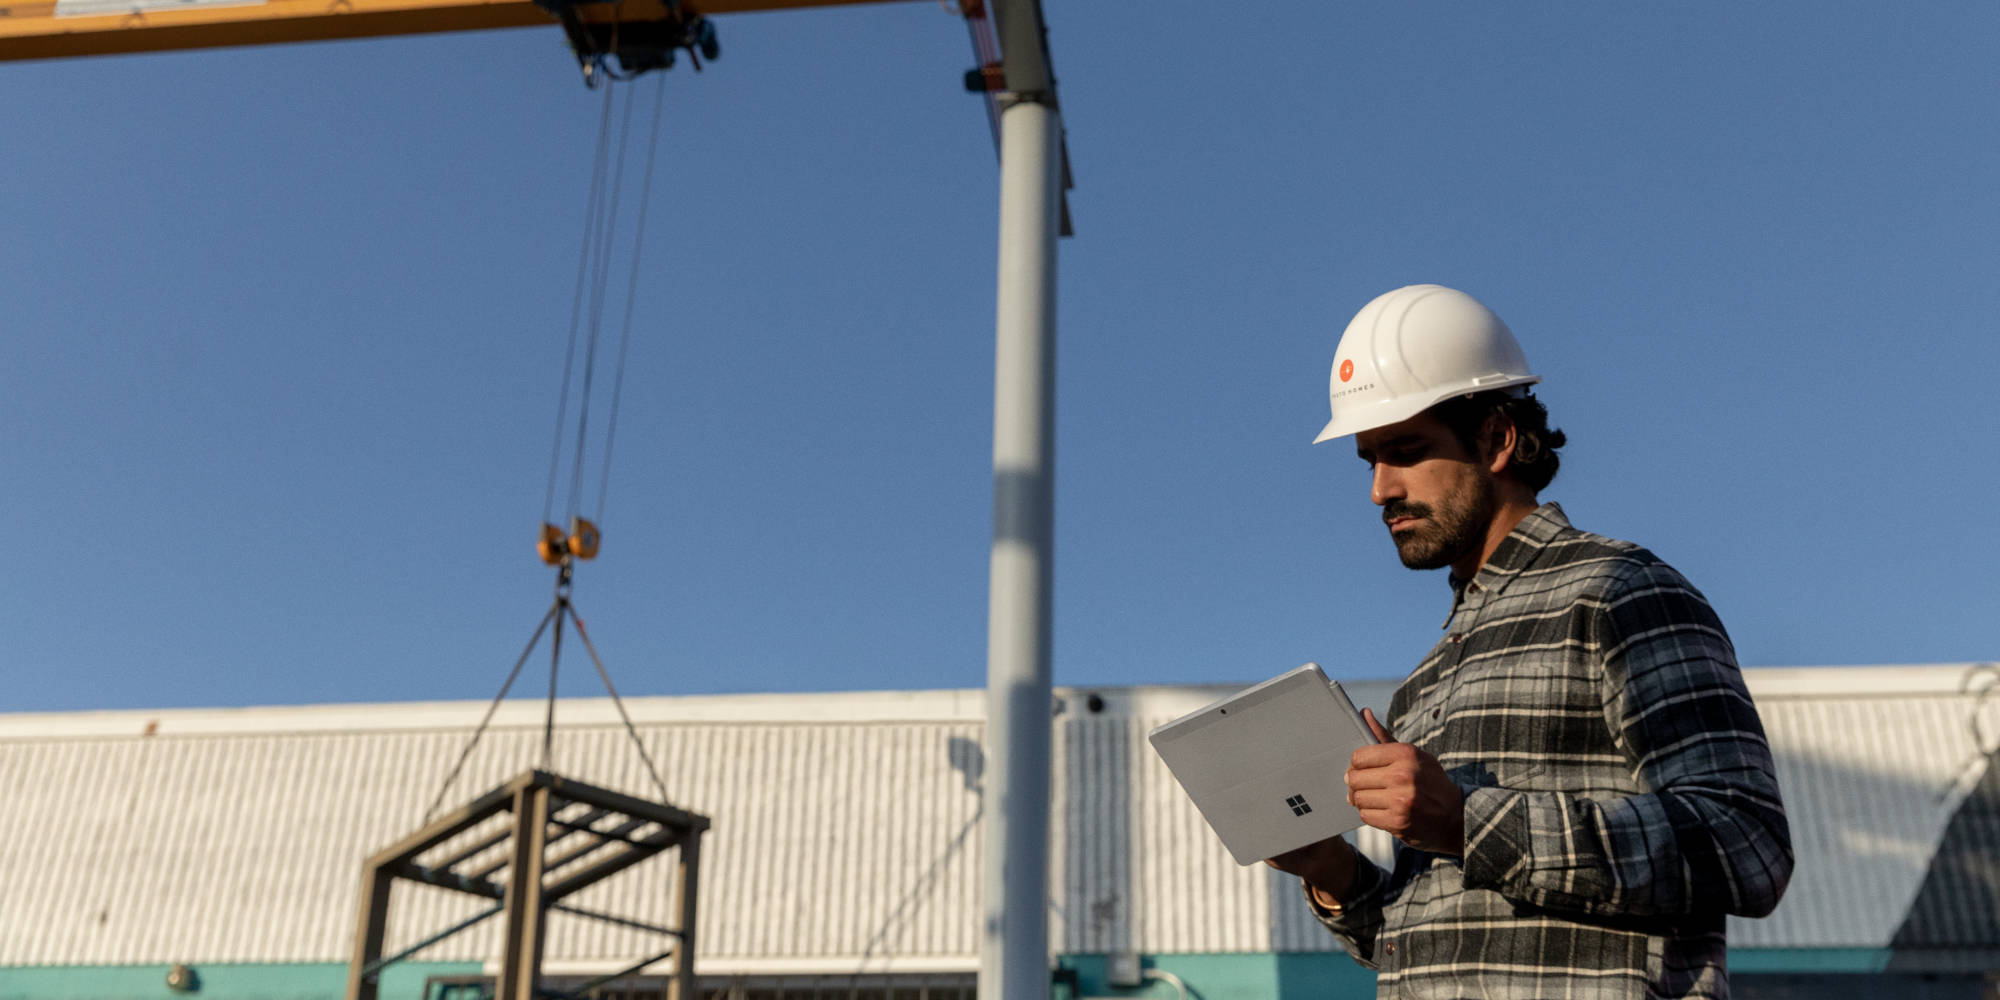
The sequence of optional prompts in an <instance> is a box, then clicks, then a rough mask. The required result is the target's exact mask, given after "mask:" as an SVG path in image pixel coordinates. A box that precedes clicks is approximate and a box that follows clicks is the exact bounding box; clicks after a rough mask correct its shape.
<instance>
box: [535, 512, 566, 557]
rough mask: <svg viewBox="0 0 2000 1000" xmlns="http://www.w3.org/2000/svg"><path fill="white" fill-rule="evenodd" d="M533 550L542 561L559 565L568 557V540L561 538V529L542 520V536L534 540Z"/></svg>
mask: <svg viewBox="0 0 2000 1000" xmlns="http://www.w3.org/2000/svg"><path fill="white" fill-rule="evenodd" d="M535 552H536V554H538V555H540V556H541V557H542V561H543V562H545V563H548V564H549V565H551V566H560V565H562V564H563V561H564V560H566V559H568V558H569V541H568V540H567V539H565V538H563V533H562V529H561V528H558V527H556V526H555V525H553V524H550V523H548V522H547V521H543V522H542V537H541V538H540V539H538V540H537V541H536V542H535Z"/></svg>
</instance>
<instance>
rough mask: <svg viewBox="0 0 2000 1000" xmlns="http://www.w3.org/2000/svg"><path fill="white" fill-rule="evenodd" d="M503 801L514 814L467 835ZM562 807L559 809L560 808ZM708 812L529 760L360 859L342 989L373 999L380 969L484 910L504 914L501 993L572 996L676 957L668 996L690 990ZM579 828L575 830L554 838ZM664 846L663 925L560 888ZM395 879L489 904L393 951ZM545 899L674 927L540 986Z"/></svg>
mask: <svg viewBox="0 0 2000 1000" xmlns="http://www.w3.org/2000/svg"><path fill="white" fill-rule="evenodd" d="M502 813H510V814H511V815H512V822H511V823H509V824H508V825H507V826H506V827H505V828H504V829H500V830H498V831H493V830H490V829H489V830H487V831H485V832H483V833H481V834H479V835H478V836H475V837H473V838H471V839H470V840H467V839H465V838H466V835H467V834H469V833H472V832H473V831H474V830H475V829H476V828H478V827H480V826H482V825H487V826H491V824H489V823H488V821H489V820H491V819H493V817H495V816H498V815H500V814H502ZM565 813H568V815H565ZM708 828H709V821H708V817H706V816H702V815H699V814H696V813H691V812H687V811H686V810H683V809H678V808H675V807H674V806H671V805H668V804H666V803H663V802H649V801H647V800H645V799H640V798H635V797H633V796H630V795H625V794H622V793H619V792H614V791H610V790H609V789H604V788H599V787H597V786H595V785H589V784H585V783H584V782H581V781H576V780H574V779H571V778H565V777H562V776H561V775H557V774H552V773H550V772H548V771H542V770H530V771H527V772H525V773H523V774H521V775H519V776H517V777H515V778H514V779H512V780H510V781H507V782H505V783H504V784H501V785H500V786H499V787H497V788H494V789H493V790H492V791H489V792H487V793H486V794H484V795H482V796H480V797H479V798H477V799H474V800H473V801H472V802H470V803H468V804H466V805H465V806H463V807H461V808H459V809H458V810H457V811H455V812H452V813H450V814H447V815H445V816H443V817H441V818H439V819H438V820H437V821H436V822H433V823H430V824H429V825H427V826H425V827H424V828H423V829H421V830H418V831H417V832H415V833H412V834H410V835H409V836H408V837H405V838H403V839H402V840H401V841H399V842H397V843H396V844H393V845H391V846H390V847H387V848H385V849H383V850H382V851H380V852H378V853H376V854H375V855H374V856H373V857H370V858H369V859H368V860H367V861H366V862H364V863H363V865H362V873H361V904H360V908H359V914H358V917H357V921H358V926H357V928H356V932H355V936H354V952H353V958H352V961H351V962H350V963H349V965H348V970H347V1000H377V993H378V989H379V985H378V977H379V975H380V973H381V971H382V970H383V969H384V968H386V967H388V966H390V965H393V964H395V963H396V962H400V961H402V960H403V959H405V958H408V957H410V956H412V955H415V954H416V953H417V952H419V951H422V950H423V949H425V948H428V947H430V946H432V945H434V944H437V943H438V942H440V941H443V940H444V939H445V938H448V937H450V936H452V935H454V934H457V933H459V932H460V931H464V930H467V929H469V928H471V927H473V926H475V925H477V924H479V923H481V922H483V921H485V920H486V919H488V918H490V917H493V916H497V915H499V914H502V913H504V914H506V918H507V919H506V924H507V926H506V936H505V942H504V944H503V946H502V949H501V959H500V978H499V989H498V990H497V993H496V996H497V998H498V1000H541V998H547V997H550V996H555V997H577V996H582V995H584V994H585V993H587V992H588V991H589V990H591V989H593V988H595V987H596V986H598V985H602V984H603V983H608V982H611V981H613V980H616V979H619V978H623V977H625V976H629V975H632V974H635V973H637V972H639V971H640V970H642V969H644V968H646V967H647V966H649V965H652V964H653V963H655V962H659V961H661V960H662V959H665V958H667V957H669V956H672V957H673V958H674V972H673V976H672V980H671V982H670V983H669V986H668V990H667V997H668V1000H694V997H695V996H696V993H695V970H694V949H695V926H696V913H695V901H696V894H697V892H698V890H699V888H700V884H701V878H700V876H701V837H702V834H703V833H705V832H706V831H707V830H708ZM577 837H581V838H583V842H581V843H575V844H570V845H567V846H564V847H563V848H562V849H561V850H559V851H553V852H552V849H554V848H557V847H558V845H559V844H563V842H565V841H569V840H571V839H572V838H577ZM668 850H675V851H677V853H678V864H677V866H676V871H675V879H674V895H673V901H672V906H671V908H672V910H673V912H674V913H675V914H676V919H677V920H678V921H679V923H678V925H677V926H674V927H660V926H655V925H652V924H648V923H645V922H643V921H640V920H636V919H632V918H629V917H622V916H618V915H616V914H609V913H599V912H596V911H592V910H586V909H583V908H581V907H576V906H571V905H568V904H566V903H564V902H563V900H564V899H565V898H566V897H568V896H570V895H572V894H574V893H576V892H578V891H580V890H582V889H584V888H586V887H588V886H591V885H594V884H596V883H597V882H600V881H602V880H604V879H606V878H609V877H611V876H613V875H616V874H618V873H619V872H622V871H624V870H626V869H628V868H630V867H632V866H633V865H636V864H638V863H640V862H642V861H645V860H647V859H648V858H652V857H654V856H656V855H659V854H660V853H662V852H664V851H668ZM397 879H406V880H408V881H411V882H417V883H421V884H423V885H429V886H435V887H437V888H440V889H449V890H452V891H454V892H462V893H465V894H467V895H471V896H476V897H479V898H481V899H484V900H487V901H489V902H491V903H492V904H493V905H492V906H491V907H489V908H487V909H484V910H481V911H480V912H479V913H477V914H475V915H474V916H472V917H470V918H468V919H466V920H462V921H460V922H459V923H457V924H455V925H453V926H451V927H448V928H446V929H444V930H442V931H440V932H438V933H436V934H433V935H431V936H429V937H426V938H424V939H423V940H421V941H418V942H417V943H416V944H414V945H411V946H410V947H407V948H404V949H403V950H402V951H399V952H397V953H396V954H394V955H389V956H386V957H385V956H384V955H383V954H382V951H383V945H384V942H385V940H386V938H387V932H388V923H389V896H390V892H391V890H392V889H393V888H394V886H395V883H396V880H397ZM550 911H559V912H562V913H567V914H571V915H574V916H579V917H585V918H589V919H593V920H601V921H606V922H609V923H614V924H618V925H620V926H623V927H630V928H634V929H637V930H645V931H652V932H654V933H658V934H661V935H664V936H667V937H671V938H672V939H673V943H672V945H670V946H669V947H667V948H666V949H665V950H663V951H661V952H660V953H658V954H656V955H653V956H651V957H648V958H646V959H644V960H643V961H640V962H637V963H635V964H633V965H632V966H630V967H629V968H626V969H623V970H620V971H618V972H615V973H612V974H611V975H608V976H604V977H601V978H600V979H598V980H596V981H593V982H591V983H587V984H585V985H584V986H583V987H581V988H579V989H577V990H574V991H572V992H569V993H560V994H551V993H550V992H549V991H546V990H543V989H542V988H541V986H540V982H539V980H540V977H541V965H542V944H543V941H544V939H545V937H546V936H547V932H548V919H549V914H550Z"/></svg>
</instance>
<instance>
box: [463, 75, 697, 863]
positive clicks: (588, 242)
mask: <svg viewBox="0 0 2000 1000" xmlns="http://www.w3.org/2000/svg"><path fill="white" fill-rule="evenodd" d="M617 89H623V88H619V87H613V86H607V87H605V88H604V109H603V112H602V113H601V114H600V116H599V120H598V135H597V148H596V155H595V158H594V162H593V163H592V166H591V179H590V189H589V192H588V194H587V196H586V198H585V211H584V216H585V218H584V236H583V250H582V253H581V255H580V259H579V261H578V263H577V280H576V289H575V292H574V294H573V295H572V298H571V304H570V327H569V338H568V346H567V347H566V348H565V349H564V353H563V377H562V385H561V387H560V390H559V392H558V395H557V404H556V433H555V446H554V449H553V451H552V453H551V454H550V456H549V482H548V491H547V494H546V496H545V497H544V500H543V507H542V522H543V531H544V535H543V541H542V544H541V546H540V547H541V549H542V557H543V560H544V561H545V562H550V563H551V564H554V565H558V566H559V567H560V571H559V576H558V578H557V583H556V600H555V604H554V605H553V606H551V607H550V608H549V610H548V612H547V614H545V615H543V617H542V621H541V624H540V625H538V626H537V627H536V628H535V633H534V635H533V636H531V637H530V638H529V639H528V645H527V647H526V648H524V649H522V650H521V656H520V658H519V659H517V660H516V661H515V662H514V667H513V669H512V670H511V671H509V672H508V674H507V680H506V682H505V683H504V684H502V685H501V687H500V692H499V694H497V695H495V696H494V698H493V702H492V704H491V705H489V706H487V709H486V714H485V716H484V717H483V718H481V719H480V722H479V726H478V727H477V728H476V729H474V730H473V733H472V737H471V739H469V740H468V741H467V742H466V744H465V748H464V749H463V750H462V751H461V752H460V753H459V756H458V760H457V761H456V762H455V763H454V764H453V765H452V768H451V771H450V773H448V774H447V775H446V776H445V779H444V784H443V785H442V786H441V787H440V788H439V789H438V792H437V796H436V797H435V798H434V799H432V801H431V805H430V808H429V809H427V810H425V812H424V822H425V823H426V824H428V823H429V822H430V819H431V817H432V816H433V815H434V814H435V813H436V812H437V809H438V807H439V806H440V805H442V804H443V803H444V798H445V795H446V794H447V793H448V792H449V791H450V790H451V786H452V785H453V783H455V782H456V781H457V780H458V776H459V773H460V772H461V771H462V770H464V767H465V763H466V761H467V760H469V759H470V758H471V757H472V752H473V750H474V748H476V747H477V746H478V745H479V740H480V737H481V736H483V735H484V734H485V732H486V729H487V727H488V725H489V724H491V723H492V721H493V715H494V713H495V711H496V710H497V709H498V708H499V707H500V702H501V701H503V700H505V699H506V697H507V692H508V691H510V690H511V689H512V688H513V686H514V682H515V680H517V679H518V678H519V677H520V674H521V668H522V667H523V666H525V665H526V664H527V661H528V656H529V655H530V654H531V653H533V652H534V649H535V646H536V645H537V644H539V643H540V642H541V638H542V635H543V633H545V632H547V631H549V626H550V625H551V624H554V626H555V630H554V636H553V639H552V643H551V648H550V656H549V695H548V710H547V713H546V716H545V719H544V723H543V728H542V767H543V768H544V769H545V770H547V769H552V764H553V756H554V739H555V698H556V669H557V665H558V663H559V662H560V660H561V657H562V633H563V622H564V619H565V618H567V619H568V620H569V621H571V622H572V623H574V624H575V626H576V632H577V637H578V638H579V639H581V640H582V641H583V645H584V649H585V651H587V652H588V653H589V654H590V661H591V664H592V665H593V666H594V667H596V669H597V676H598V678H599V679H600V680H602V681H603V682H604V689H605V691H607V692H608V693H610V695H611V702H612V704H613V705H614V706H616V707H617V709H618V717H619V719H620V720H621V721H622V722H623V723H624V725H625V733H626V735H627V736H629V737H630V738H631V740H632V745H633V746H634V747H635V748H637V750H638V752H639V758H640V760H641V761H643V762H644V763H645V765H646V772H647V776H648V777H650V778H651V779H652V781H653V785H654V787H655V788H657V789H658V790H659V792H660V798H661V800H662V801H665V800H666V799H667V798H668V796H667V788H666V783H665V782H664V781H662V780H661V778H660V771H659V768H658V767H657V766H656V765H655V764H654V763H653V759H652V756H651V755H650V754H648V753H647V752H646V745H645V743H644V742H643V741H642V740H640V739H639V732H638V730H637V728H636V727H634V726H633V724H632V717H631V715H630V714H628V713H627V712H626V711H625V702H624V700H623V699H622V698H620V697H619V696H618V689H617V688H615V687H613V686H612V683H611V675H610V673H609V672H608V671H606V670H605V669H604V661H603V659H602V658H600V657H599V656H598V654H597V647H596V645H595V644H594V643H592V642H591V641H590V635H589V633H588V632H587V631H585V629H584V625H583V619H582V617H581V616H579V615H578V614H577V613H576V609H575V607H574V606H573V605H572V604H571V603H570V600H569V581H570V569H571V560H572V559H573V558H584V559H588V558H591V557H593V556H595V555H596V554H597V552H596V550H597V539H596V530H597V529H596V524H595V523H593V522H592V521H590V520H588V519H584V518H582V517H581V516H580V511H581V507H582V484H583V467H584V450H585V445H586V443H587V441H588V437H587V434H588V426H589V415H590V395H591V384H592V381H593V378H592V377H593V374H594V372H595V369H596V362H597V340H598V334H599V332H600V330H601V329H602V327H603V320H604V299H605V293H606V290H607V286H608V284H609V282H610V274H611V266H610V259H611V255H612V247H613V238H614V236H615V232H614V228H615V227H614V226H613V220H614V219H615V217H616V214H617V211H618V203H619V200H620V195H621V189H622V187H623V184H624V174H625V171H624V166H625V159H626V146H627V139H628V138H629V136H630V133H631V125H632V105H633V98H632V97H631V96H630V95H628V96H627V98H626V101H625V112H624V115H623V118H622V121H621V123H620V128H619V135H618V150H617V157H616V161H617V165H616V168H615V169H613V168H611V167H610V166H609V164H610V160H611V156H610V151H611V110H612V109H611V103H612V91H613V90H617ZM665 104H666V77H665V76H662V77H661V78H660V83H659V86H658V88H657V90H656V93H655V98H654V103H653V120H652V129H651V134H650V136H649V137H648V139H647V149H646V167H645V173H644V180H643V183H642V185H641V188H640V196H639V218H638V222H637V224H636V225H635V227H634V234H633V243H632V260H631V269H630V272H629V274H628V278H627V283H626V289H625V316H624V319H623V321H622V323H621V329H620V332H619V343H618V360H617V363H616V367H615V370H614V372H613V378H612V389H611V404H610V408H609V409H610V412H609V414H608V415H607V425H608V426H607V428H606V434H605V440H604V460H603V470H602V474H601V476H600V478H599V480H598V489H597V519H598V522H601V519H602V518H603V514H604V502H605V497H606V495H607V493H608V492H609V487H610V482H611V446H612V443H613V441H614V440H615V438H616V435H617V431H618V408H619V403H620V401H621V397H622V396H623V390H624V385H625V363H626V358H627V356H628V352H629V348H630V345H631V339H632V316H633V313H634V312H635V306H636V303H637V300H638V291H639V262H640V255H641V253H642V251H643V250H644V247H645V238H646V216H647V213H648V210H649V208H650V206H651V201H652V191H653V174H654V164H655V162H656V160H657V157H658V153H659V140H660V122H661V118H662V117H663V114H662V113H663V111H664V107H665ZM607 172H609V173H610V175H611V177H610V180H611V183H610V185H609V191H608V192H607V190H606V184H605V180H606V177H605V175H606V173H607ZM586 291H588V293H589V304H590V308H589V310H588V317H589V319H588V324H587V326H586V323H585V315H586V311H585V308H584V305H585V301H586V295H585V293H586ZM579 332H581V333H584V334H585V336H586V342H585V349H584V363H583V369H584V370H583V385H582V387H581V389H582V391H581V393H580V396H579V411H578V417H577V436H576V454H575V456H574V461H573V463H572V467H571V473H570V494H569V503H568V511H569V517H568V520H569V522H570V525H571V529H570V532H571V533H570V534H569V535H568V536H567V537H564V536H562V535H561V534H560V532H559V529H555V528H554V526H553V525H552V524H550V523H549V519H550V517H551V515H552V514H553V513H554V510H555V493H556V476H557V470H558V469H560V468H561V460H562V443H563V430H564V426H565V425H566V423H567V422H568V421H567V417H568V414H569V390H570V383H571V382H572V381H574V375H575V360H576V342H577V335H578V334H579ZM585 529H587V531H588V536H587V541H588V545H587V546H585V545H580V544H578V543H579V542H581V541H584V540H585V539H583V538H580V537H579V536H580V535H582V534H583V531H584V530H585ZM551 531H556V532H557V535H556V538H555V539H554V541H555V542H556V544H557V545H558V546H559V547H560V551H559V555H560V558H559V559H551V558H550V556H551V555H552V554H554V553H552V551H551V548H550V547H549V546H550V541H551V539H550V537H549V532H551Z"/></svg>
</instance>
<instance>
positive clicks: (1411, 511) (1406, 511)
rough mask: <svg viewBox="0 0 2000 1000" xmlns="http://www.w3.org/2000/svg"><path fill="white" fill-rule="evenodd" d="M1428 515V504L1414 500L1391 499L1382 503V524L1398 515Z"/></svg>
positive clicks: (1429, 514)
mask: <svg viewBox="0 0 2000 1000" xmlns="http://www.w3.org/2000/svg"><path fill="white" fill-rule="evenodd" d="M1429 516H1431V508H1430V505H1429V504H1421V503H1417V502H1416V501H1414V500H1391V501H1389V502H1388V503H1385V504H1383V505H1382V523H1383V524H1388V523H1389V522H1391V521H1394V520H1395V519H1397V518H1399V517H1429Z"/></svg>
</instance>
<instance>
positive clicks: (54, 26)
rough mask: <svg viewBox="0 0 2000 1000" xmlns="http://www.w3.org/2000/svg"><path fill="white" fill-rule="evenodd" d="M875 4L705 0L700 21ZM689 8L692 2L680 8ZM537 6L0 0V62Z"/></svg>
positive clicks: (425, 0)
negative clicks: (757, 12)
mask: <svg viewBox="0 0 2000 1000" xmlns="http://www.w3.org/2000/svg"><path fill="white" fill-rule="evenodd" d="M869 2H876V0H705V2H703V3H701V4H699V10H700V13H702V14H732V13H737V12H740V11H752V10H778V9H785V8H794V7H831V6H851V5H853V4H857V3H869ZM681 6H682V8H683V9H684V10H688V9H690V6H691V5H686V4H683V5H681ZM573 9H574V10H575V12H576V15H577V17H578V18H579V19H580V20H581V21H582V22H583V23H585V24H590V25H609V24H612V23H622V24H645V23H655V22H661V21H668V20H672V19H673V18H672V13H671V12H670V11H669V10H668V8H667V6H666V4H665V3H663V2H662V0H618V2H616V3H602V2H600V3H578V4H575V5H574V7H573ZM555 23H557V19H556V18H555V16H554V15H552V14H551V13H550V12H549V11H548V10H547V9H545V8H543V7H541V6H539V5H537V4H535V3H533V2H531V0H33V2H28V3H20V2H10V0H0V60H17V59H53V58H58V57H64V56H93V55H113V54H119V53H130V52H160V51H166V50H171V49H201V48H215V47H219V46H227V45H269V44H273V43H277V42H310V41H320V40H324V39H333V38H369V37H374V36H379V35H414V34H423V33H426V32H437V31H471V30H476V29H481V28H523V27H529V26H534V25H550V24H555Z"/></svg>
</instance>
